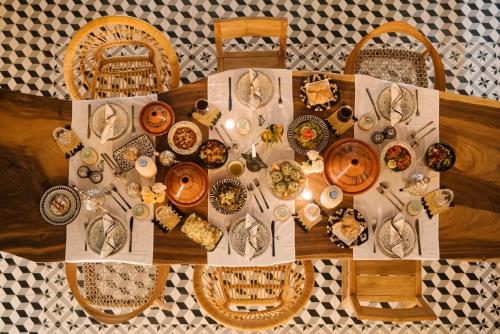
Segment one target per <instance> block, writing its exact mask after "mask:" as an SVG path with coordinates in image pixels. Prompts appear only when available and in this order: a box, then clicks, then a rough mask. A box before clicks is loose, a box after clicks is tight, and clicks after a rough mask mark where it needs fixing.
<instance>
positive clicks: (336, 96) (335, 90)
mask: <svg viewBox="0 0 500 334" xmlns="http://www.w3.org/2000/svg"><path fill="white" fill-rule="evenodd" d="M324 79H328V82H330V89H331V90H332V94H333V100H331V101H328V102H326V103H323V104H316V105H312V104H311V103H310V102H309V99H308V97H307V93H306V84H307V83H310V82H314V81H321V80H324ZM300 99H301V100H302V102H304V104H305V105H306V107H307V109H312V110H314V111H325V110H328V109H330V108H331V107H333V106H334V105H335V104H337V102H339V101H340V90H339V89H338V86H337V83H336V82H335V80H333V79H332V78H330V77H329V76H327V75H325V74H321V73H318V74H313V75H311V76H310V77H307V78H306V79H305V80H304V81H303V82H302V85H301V86H300Z"/></svg>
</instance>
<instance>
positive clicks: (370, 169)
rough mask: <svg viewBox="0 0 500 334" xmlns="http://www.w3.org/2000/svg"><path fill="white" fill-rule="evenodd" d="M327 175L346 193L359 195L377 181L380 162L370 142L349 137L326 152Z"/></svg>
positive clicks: (329, 180) (328, 178) (332, 182)
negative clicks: (369, 144)
mask: <svg viewBox="0 0 500 334" xmlns="http://www.w3.org/2000/svg"><path fill="white" fill-rule="evenodd" d="M324 173H325V177H326V179H327V181H328V182H329V183H330V184H335V185H337V186H339V187H340V188H341V189H342V191H343V192H344V194H347V195H357V194H360V193H362V192H364V191H366V190H368V189H370V188H371V187H372V186H373V185H374V184H375V182H377V179H378V176H379V174H380V163H379V159H378V158H377V155H376V154H375V152H374V151H373V150H372V148H371V147H370V146H368V144H366V143H365V142H363V141H361V140H357V139H353V138H347V139H343V140H339V141H337V142H335V143H334V144H333V145H331V146H330V147H329V148H328V150H327V151H326V153H325V172H324Z"/></svg>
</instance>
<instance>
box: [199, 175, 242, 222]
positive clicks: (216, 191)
mask: <svg viewBox="0 0 500 334" xmlns="http://www.w3.org/2000/svg"><path fill="white" fill-rule="evenodd" d="M247 196H248V195H247V190H246V189H245V186H244V185H243V184H242V183H241V182H240V181H238V180H236V179H232V178H225V179H220V180H219V181H217V182H215V184H214V185H213V186H212V188H211V189H210V195H209V197H210V204H212V206H213V208H214V209H215V210H216V211H217V212H219V213H222V214H224V215H232V214H235V213H237V212H240V211H241V209H243V208H244V207H245V204H246V202H247Z"/></svg>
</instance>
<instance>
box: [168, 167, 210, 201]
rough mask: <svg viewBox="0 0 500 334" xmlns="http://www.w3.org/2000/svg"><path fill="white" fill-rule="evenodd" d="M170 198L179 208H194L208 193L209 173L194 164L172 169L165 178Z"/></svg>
mask: <svg viewBox="0 0 500 334" xmlns="http://www.w3.org/2000/svg"><path fill="white" fill-rule="evenodd" d="M165 185H166V186H167V196H168V198H169V199H170V200H171V201H172V202H173V203H174V204H175V205H178V206H184V207H186V206H194V205H196V204H198V203H199V202H201V201H202V200H203V198H205V196H206V194H207V191H208V175H207V172H206V171H205V170H204V169H203V168H201V167H200V166H198V165H197V164H195V163H193V162H181V163H179V164H176V165H174V166H172V168H170V170H169V171H168V173H167V176H166V177H165Z"/></svg>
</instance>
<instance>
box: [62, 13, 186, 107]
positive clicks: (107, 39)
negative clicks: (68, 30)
mask: <svg viewBox="0 0 500 334" xmlns="http://www.w3.org/2000/svg"><path fill="white" fill-rule="evenodd" d="M63 71H64V79H65V81H66V86H67V87H68V91H69V93H70V96H71V98H72V99H76V100H80V99H87V98H90V99H98V98H108V97H123V96H137V95H149V94H157V93H161V92H164V91H167V90H169V89H173V88H176V87H178V85H179V76H180V72H179V61H178V59H177V54H176V53H175V50H174V48H173V47H172V45H171V44H170V42H169V41H168V40H167V39H166V38H165V36H164V34H163V33H162V32H160V31H159V30H158V29H156V28H155V27H153V26H152V25H150V24H149V23H147V22H145V21H142V20H140V19H137V18H133V17H128V16H105V17H102V18H99V19H96V20H93V21H91V22H89V23H88V24H86V25H85V26H83V27H82V28H81V29H80V30H78V31H77V32H76V33H75V35H74V36H73V38H72V39H71V42H70V43H69V45H68V48H67V50H66V54H65V56H64V65H63Z"/></svg>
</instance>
